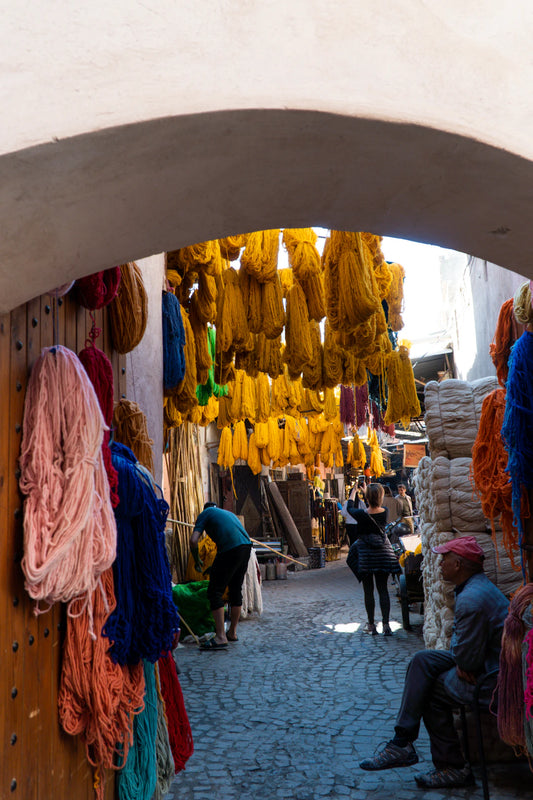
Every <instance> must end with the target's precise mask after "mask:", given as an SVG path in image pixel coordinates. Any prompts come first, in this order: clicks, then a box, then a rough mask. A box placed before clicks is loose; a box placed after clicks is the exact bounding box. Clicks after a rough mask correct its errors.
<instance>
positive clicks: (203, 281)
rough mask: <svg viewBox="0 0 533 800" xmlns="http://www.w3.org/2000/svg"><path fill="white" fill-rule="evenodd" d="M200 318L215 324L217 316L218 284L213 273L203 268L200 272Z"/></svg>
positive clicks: (198, 296) (198, 309)
mask: <svg viewBox="0 0 533 800" xmlns="http://www.w3.org/2000/svg"><path fill="white" fill-rule="evenodd" d="M196 294H197V298H198V300H197V302H198V308H197V313H198V319H200V320H201V321H202V322H210V323H211V324H214V322H215V320H216V318H217V302H216V301H217V284H216V280H215V278H214V277H213V276H212V275H208V274H207V272H206V271H205V270H204V269H202V270H200V271H199V273H198V290H197V292H196Z"/></svg>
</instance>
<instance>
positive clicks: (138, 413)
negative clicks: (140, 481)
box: [113, 398, 154, 474]
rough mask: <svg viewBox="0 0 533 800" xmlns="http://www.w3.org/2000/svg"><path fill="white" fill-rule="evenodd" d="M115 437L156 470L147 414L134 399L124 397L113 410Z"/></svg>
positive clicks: (148, 467)
mask: <svg viewBox="0 0 533 800" xmlns="http://www.w3.org/2000/svg"><path fill="white" fill-rule="evenodd" d="M113 430H114V439H115V441H117V442H120V443H121V444H125V445H126V446H127V447H129V448H130V450H132V451H133V453H134V455H135V457H136V458H137V460H138V461H139V462H140V463H141V464H142V465H143V467H146V469H148V470H149V471H150V472H151V473H152V474H153V472H154V454H153V450H152V447H153V444H154V442H153V439H150V437H149V436H148V425H147V421H146V415H145V414H144V412H143V411H142V409H141V407H140V406H139V405H138V404H137V403H136V402H135V401H134V400H126V399H125V398H123V399H122V400H119V401H118V403H115V408H114V411H113Z"/></svg>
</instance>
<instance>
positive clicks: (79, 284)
mask: <svg viewBox="0 0 533 800" xmlns="http://www.w3.org/2000/svg"><path fill="white" fill-rule="evenodd" d="M119 284H120V267H111V268H110V269H105V270H103V271H102V272H95V273H94V274H93V275H87V277H86V278H80V279H79V280H77V281H76V283H75V286H74V292H75V294H76V299H77V301H78V303H79V304H80V305H81V306H84V307H85V308H89V309H91V310H92V311H96V309H98V308H103V307H104V306H107V305H109V303H110V302H111V301H112V300H114V299H115V297H116V296H117V292H118V287H119Z"/></svg>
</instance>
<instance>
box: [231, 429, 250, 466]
mask: <svg viewBox="0 0 533 800" xmlns="http://www.w3.org/2000/svg"><path fill="white" fill-rule="evenodd" d="M233 458H234V459H235V461H237V459H238V458H242V459H243V460H244V461H247V459H248V436H247V435H246V425H245V424H244V420H243V419H241V420H239V422H237V424H236V425H235V430H234V431H233Z"/></svg>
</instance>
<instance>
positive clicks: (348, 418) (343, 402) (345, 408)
mask: <svg viewBox="0 0 533 800" xmlns="http://www.w3.org/2000/svg"><path fill="white" fill-rule="evenodd" d="M339 413H340V419H341V422H344V424H345V425H352V426H353V427H355V398H354V394H353V389H352V388H351V387H349V386H341V399H340V407H339Z"/></svg>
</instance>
